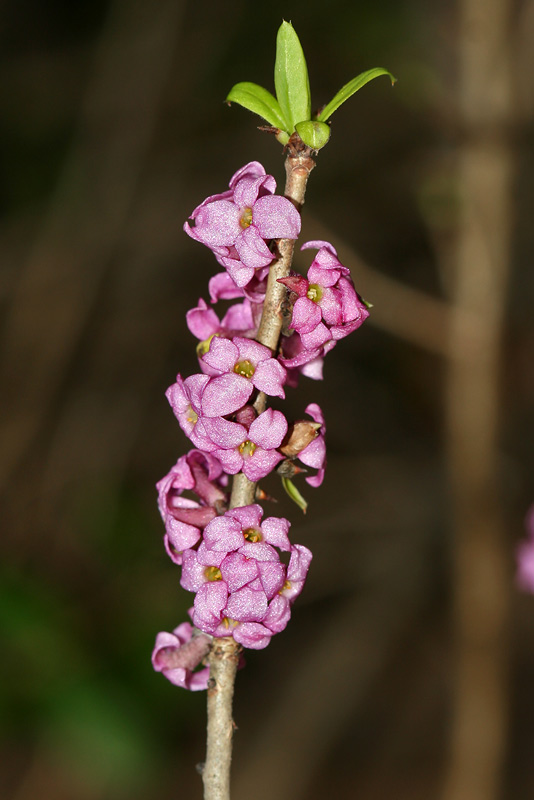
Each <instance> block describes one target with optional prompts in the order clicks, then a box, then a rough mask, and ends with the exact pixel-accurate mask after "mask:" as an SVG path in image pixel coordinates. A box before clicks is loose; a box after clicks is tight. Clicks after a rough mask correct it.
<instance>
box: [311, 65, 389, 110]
mask: <svg viewBox="0 0 534 800" xmlns="http://www.w3.org/2000/svg"><path fill="white" fill-rule="evenodd" d="M380 75H389V77H390V78H391V85H393V84H394V83H395V81H396V80H397V79H396V78H394V77H393V75H392V74H391V72H388V71H387V69H382V67H374V69H368V70H367V72H362V73H361V74H360V75H358V76H357V77H356V78H353V79H352V80H351V81H349V82H348V83H346V84H345V86H343V88H342V89H340V90H339V92H338V93H337V94H336V96H335V97H334V98H333V99H332V100H330V102H329V103H328V105H326V106H325V107H324V108H323V110H322V111H321V113H320V114H318V115H317V119H318V120H319V122H327V121H328V120H329V119H330V117H331V116H332V114H333V113H334V111H337V109H338V108H339V106H341V105H343V103H344V102H345V100H348V99H349V97H352V95H353V94H355V93H356V92H357V91H358V89H361V88H362V86H365V84H366V83H369V81H372V80H373V79H374V78H378V77H379V76H380Z"/></svg>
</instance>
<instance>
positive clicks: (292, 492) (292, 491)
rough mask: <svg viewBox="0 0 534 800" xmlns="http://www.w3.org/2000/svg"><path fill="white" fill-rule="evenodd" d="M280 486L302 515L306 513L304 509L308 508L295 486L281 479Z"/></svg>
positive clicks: (288, 480)
mask: <svg viewBox="0 0 534 800" xmlns="http://www.w3.org/2000/svg"><path fill="white" fill-rule="evenodd" d="M282 486H283V487H284V489H285V490H286V492H287V493H288V495H289V497H290V498H291V499H292V500H293V502H294V503H296V504H297V505H298V507H299V508H300V509H301V511H302V513H303V514H305V513H306V509H307V508H308V503H307V501H306V500H305V499H304V498H303V496H302V495H301V493H300V492H299V490H298V489H297V487H296V486H295V484H294V483H293V481H292V480H290V479H289V478H282Z"/></svg>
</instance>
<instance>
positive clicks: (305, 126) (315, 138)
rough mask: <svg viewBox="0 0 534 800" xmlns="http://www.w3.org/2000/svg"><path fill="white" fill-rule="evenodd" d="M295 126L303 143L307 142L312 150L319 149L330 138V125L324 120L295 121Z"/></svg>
mask: <svg viewBox="0 0 534 800" xmlns="http://www.w3.org/2000/svg"><path fill="white" fill-rule="evenodd" d="M295 127H296V129H297V133H298V135H299V136H300V138H301V139H302V141H303V142H304V144H307V145H308V147H311V148H312V150H320V149H321V147H324V146H325V144H326V143H327V141H328V140H329V139H330V126H329V125H327V124H326V122H317V121H312V120H308V121H307V122H297V124H296V125H295Z"/></svg>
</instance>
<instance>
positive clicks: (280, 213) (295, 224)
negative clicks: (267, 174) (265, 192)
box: [252, 195, 300, 239]
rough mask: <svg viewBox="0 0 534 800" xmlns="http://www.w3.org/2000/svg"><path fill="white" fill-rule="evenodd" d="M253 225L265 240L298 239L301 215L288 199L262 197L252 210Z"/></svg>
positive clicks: (275, 196)
mask: <svg viewBox="0 0 534 800" xmlns="http://www.w3.org/2000/svg"><path fill="white" fill-rule="evenodd" d="M252 224H253V225H254V227H256V228H257V229H258V232H259V234H260V236H262V237H263V238H264V239H297V238H298V235H299V233H300V214H299V212H298V211H297V209H296V208H295V206H294V205H293V203H292V202H291V201H290V200H288V199H287V197H280V196H279V195H272V196H269V197H260V199H259V200H257V202H256V203H255V204H254V208H253V210H252Z"/></svg>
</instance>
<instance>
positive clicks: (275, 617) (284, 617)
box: [262, 595, 291, 633]
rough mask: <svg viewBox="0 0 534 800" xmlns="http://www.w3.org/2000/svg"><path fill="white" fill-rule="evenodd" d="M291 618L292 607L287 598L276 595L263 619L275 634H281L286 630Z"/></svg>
mask: <svg viewBox="0 0 534 800" xmlns="http://www.w3.org/2000/svg"><path fill="white" fill-rule="evenodd" d="M290 617H291V605H290V603H289V600H288V599H287V597H283V596H282V595H276V597H273V599H272V600H271V602H270V603H269V610H268V611H267V613H266V615H265V616H264V618H263V619H262V623H263V624H264V625H266V626H267V627H268V628H269V630H271V631H272V632H273V633H280V632H281V631H283V630H284V628H285V627H286V625H287V623H288V622H289V619H290Z"/></svg>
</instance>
